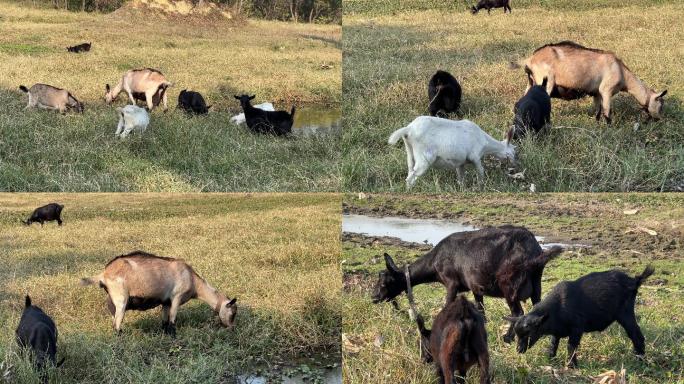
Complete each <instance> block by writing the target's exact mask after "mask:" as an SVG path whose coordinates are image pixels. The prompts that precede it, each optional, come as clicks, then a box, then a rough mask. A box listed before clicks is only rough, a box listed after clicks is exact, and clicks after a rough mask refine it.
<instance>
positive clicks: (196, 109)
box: [177, 89, 211, 115]
mask: <svg viewBox="0 0 684 384" xmlns="http://www.w3.org/2000/svg"><path fill="white" fill-rule="evenodd" d="M177 108H180V109H182V110H184V111H185V112H186V113H190V114H193V113H194V114H196V115H203V114H206V113H208V112H209V108H211V105H209V106H207V103H206V102H205V101H204V97H202V94H200V93H199V92H194V91H188V90H185V89H184V90H182V91H180V94H178V107H177Z"/></svg>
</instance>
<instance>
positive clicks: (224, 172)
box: [0, 1, 342, 192]
mask: <svg viewBox="0 0 684 384" xmlns="http://www.w3.org/2000/svg"><path fill="white" fill-rule="evenodd" d="M0 14H2V15H3V18H2V23H0V105H2V107H0V135H2V136H3V137H5V139H3V140H1V141H0V190H3V191H27V190H30V191H46V192H52V191H60V192H85V191H112V192H115V191H166V192H182V191H337V190H339V185H340V179H339V158H340V156H339V141H340V139H339V135H338V134H332V135H319V136H317V137H307V138H301V137H295V138H292V139H283V138H272V137H267V136H262V135H253V134H251V133H250V132H249V130H248V129H247V128H246V127H245V126H236V125H234V124H231V123H230V122H229V118H230V116H232V115H233V114H234V113H238V112H240V107H239V104H238V103H237V101H236V100H235V99H234V98H233V95H234V94H236V93H243V92H249V93H250V94H256V95H257V98H256V101H259V102H262V101H272V102H273V103H274V104H275V105H276V108H279V109H287V110H289V109H290V107H291V106H292V105H293V104H295V105H297V106H298V107H299V111H300V115H301V116H298V118H299V119H301V118H306V117H305V116H304V114H303V113H301V111H302V108H303V107H311V108H314V109H320V110H328V109H332V110H339V104H340V100H341V68H340V66H341V56H342V55H341V49H340V34H341V28H340V26H334V25H313V24H311V25H302V24H294V23H283V22H274V21H259V20H247V21H239V22H237V21H236V22H212V23H210V22H199V21H196V20H195V21H192V22H185V23H180V22H164V23H154V22H150V21H149V20H147V19H145V17H144V15H138V16H134V17H133V20H129V19H128V18H126V17H124V16H122V15H120V14H118V13H116V12H115V13H113V14H109V15H102V14H83V13H73V12H65V11H58V10H52V9H36V8H31V7H28V6H19V5H17V4H16V3H12V2H8V1H0ZM55 23H58V24H55ZM83 41H92V42H93V49H92V51H91V52H89V53H87V54H79V55H75V54H70V53H68V52H66V50H65V49H64V47H66V46H70V45H73V44H77V43H80V42H83ZM139 67H154V68H157V69H159V70H161V71H162V72H163V73H164V74H165V75H166V76H167V78H168V79H169V80H170V81H171V82H173V83H174V85H173V87H172V88H171V89H170V91H169V104H170V111H169V112H168V113H166V114H164V113H162V112H161V111H153V112H152V114H151V123H150V126H149V129H148V131H147V132H146V133H145V134H144V135H142V136H141V137H133V138H130V139H129V140H117V139H116V138H115V137H114V131H115V130H116V125H117V122H118V117H117V115H116V112H115V110H114V108H115V106H122V105H124V104H125V103H126V102H127V98H126V97H125V94H121V95H120V96H119V99H118V100H117V101H116V102H115V106H107V105H105V103H104V85H105V83H109V84H115V83H116V82H117V81H118V79H119V78H120V77H121V75H122V74H123V73H124V72H125V71H126V70H128V69H131V68H139ZM39 82H42V83H48V84H51V85H55V86H57V87H61V88H65V89H68V90H70V91H71V92H72V93H73V94H74V95H75V96H76V97H77V98H78V99H79V100H81V101H83V102H84V103H85V105H86V110H85V113H84V114H83V115H77V114H67V115H66V116H60V115H59V114H57V113H55V112H53V111H44V110H37V109H33V110H24V109H23V108H24V107H25V105H26V103H27V96H26V94H24V93H23V92H20V91H19V90H18V86H19V85H26V86H31V85H32V84H34V83H39ZM182 89H192V90H195V91H199V92H201V93H202V94H203V95H204V96H205V98H206V99H207V104H210V105H212V110H211V113H210V114H209V116H206V117H201V118H188V117H186V116H185V115H184V114H182V113H181V112H180V111H175V110H174V109H175V105H176V100H177V97H178V93H179V92H180V91H181V90H182ZM311 108H309V109H311Z"/></svg>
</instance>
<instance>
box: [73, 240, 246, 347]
mask: <svg viewBox="0 0 684 384" xmlns="http://www.w3.org/2000/svg"><path fill="white" fill-rule="evenodd" d="M95 283H98V284H99V285H100V287H102V288H104V290H105V291H106V292H107V294H108V295H109V297H108V300H107V306H108V308H109V311H110V313H111V314H112V316H114V329H115V330H116V331H117V332H120V331H121V323H122V322H123V318H124V313H125V311H127V310H139V311H145V310H148V309H152V308H155V307H157V306H159V305H161V306H162V327H163V328H164V331H165V332H167V333H169V334H171V335H172V336H174V337H175V335H176V314H177V313H178V308H179V307H180V306H181V305H183V304H185V303H186V302H187V301H189V300H190V299H194V298H198V299H200V300H202V301H204V302H205V303H207V304H209V306H211V307H212V308H213V309H214V311H215V312H216V313H217V314H218V315H219V319H220V320H221V323H223V325H224V326H226V327H228V328H232V327H233V326H234V324H235V315H236V314H237V306H236V304H235V302H236V301H237V299H235V298H234V299H232V300H229V299H228V298H227V297H226V296H224V295H223V294H221V293H219V292H217V291H216V290H215V289H214V288H213V287H212V286H211V285H209V284H208V283H207V282H206V281H204V279H202V278H201V277H200V276H199V275H198V274H197V273H196V272H195V271H194V270H193V269H192V267H190V266H189V265H188V264H187V263H185V262H184V261H183V260H180V259H172V258H168V257H159V256H156V255H153V254H150V253H145V252H142V251H135V252H131V253H129V254H127V255H122V256H118V257H116V258H114V259H113V260H112V261H110V262H109V263H108V264H107V266H105V270H104V272H103V273H101V274H99V275H97V276H93V277H91V278H84V279H81V285H91V284H95Z"/></svg>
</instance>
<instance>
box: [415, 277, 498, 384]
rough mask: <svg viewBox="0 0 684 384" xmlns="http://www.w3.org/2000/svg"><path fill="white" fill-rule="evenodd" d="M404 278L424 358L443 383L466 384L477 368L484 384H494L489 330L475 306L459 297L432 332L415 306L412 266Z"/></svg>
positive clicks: (435, 324)
mask: <svg viewBox="0 0 684 384" xmlns="http://www.w3.org/2000/svg"><path fill="white" fill-rule="evenodd" d="M404 274H405V276H406V282H407V284H408V285H407V290H406V296H407V297H408V301H409V305H410V306H411V309H410V312H411V316H412V317H415V319H416V323H417V324H418V331H419V332H420V337H421V358H422V359H423V361H424V362H426V363H429V362H434V363H435V368H436V369H437V375H438V377H439V383H440V384H444V383H449V384H451V383H452V382H456V383H465V377H466V374H467V372H468V370H469V369H470V367H472V366H473V365H475V364H477V365H478V367H479V368H480V384H490V383H491V379H490V376H489V351H488V349H487V330H486V329H485V322H484V318H483V317H482V315H481V314H480V312H479V311H478V310H477V308H475V304H473V303H471V302H470V301H468V299H466V298H465V296H463V295H458V296H456V298H454V300H452V301H451V302H448V303H447V304H446V305H445V306H444V308H442V310H441V311H440V312H439V314H437V317H435V320H434V321H433V322H432V330H430V329H427V328H425V322H424V321H423V317H422V316H421V315H420V314H419V313H418V311H417V310H416V305H415V303H414V302H413V290H412V289H411V276H410V273H409V269H408V266H407V267H406V270H405V272H404ZM454 371H458V376H456V377H455V376H454Z"/></svg>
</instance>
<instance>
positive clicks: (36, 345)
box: [16, 295, 64, 383]
mask: <svg viewBox="0 0 684 384" xmlns="http://www.w3.org/2000/svg"><path fill="white" fill-rule="evenodd" d="M16 336H17V344H19V347H21V348H31V350H33V353H34V356H35V358H36V367H37V368H38V370H39V371H42V370H43V367H45V363H46V360H47V361H49V362H51V363H52V365H55V364H56V359H55V357H56V355H57V327H56V326H55V322H54V321H52V319H51V318H50V316H48V315H47V314H45V312H43V310H42V309H40V308H38V307H36V306H35V305H31V298H30V297H29V296H28V295H27V296H26V300H25V305H24V312H23V313H22V314H21V320H19V326H18V327H17V331H16ZM63 362H64V359H62V361H60V362H59V364H57V366H58V367H59V366H60V365H62V363H63ZM41 374H42V375H43V382H44V383H47V377H46V376H45V372H41Z"/></svg>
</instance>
